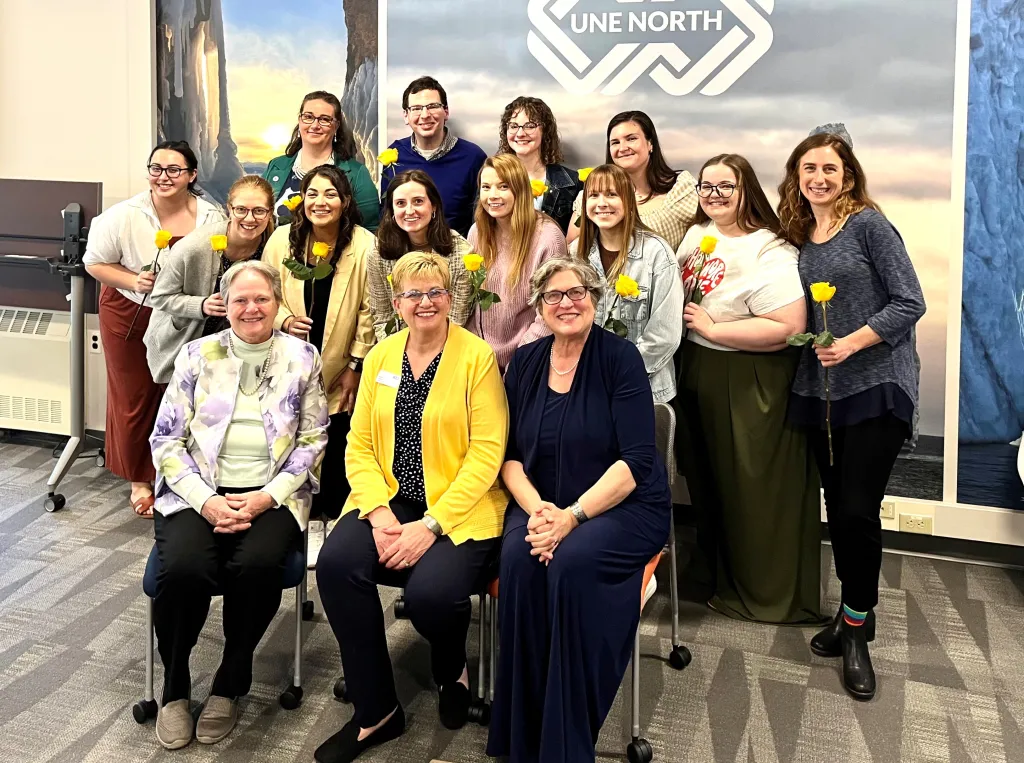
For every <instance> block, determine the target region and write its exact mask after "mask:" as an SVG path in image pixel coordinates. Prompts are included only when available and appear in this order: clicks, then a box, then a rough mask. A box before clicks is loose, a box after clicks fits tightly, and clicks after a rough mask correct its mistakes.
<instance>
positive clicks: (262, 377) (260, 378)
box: [228, 331, 274, 397]
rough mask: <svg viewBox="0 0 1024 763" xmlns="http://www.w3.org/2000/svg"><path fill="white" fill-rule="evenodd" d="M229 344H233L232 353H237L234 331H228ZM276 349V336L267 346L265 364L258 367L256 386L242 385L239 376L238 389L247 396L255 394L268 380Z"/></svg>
mask: <svg viewBox="0 0 1024 763" xmlns="http://www.w3.org/2000/svg"><path fill="white" fill-rule="evenodd" d="M228 344H229V345H231V354H232V355H234V353H235V338H234V332H233V331H232V332H228ZM273 351H274V337H271V338H270V346H269V347H268V348H267V357H265V358H264V359H263V364H262V365H261V366H260V367H259V368H258V369H256V386H255V387H253V388H252V389H246V388H245V387H243V386H242V378H241V376H239V378H238V391H239V392H241V393H242V394H243V395H245V396H246V397H250V396H252V395H255V394H256V393H257V392H258V391H259V388H260V387H262V386H263V382H265V381H266V380H267V369H268V368H269V367H270V354H271V353H272V352H273Z"/></svg>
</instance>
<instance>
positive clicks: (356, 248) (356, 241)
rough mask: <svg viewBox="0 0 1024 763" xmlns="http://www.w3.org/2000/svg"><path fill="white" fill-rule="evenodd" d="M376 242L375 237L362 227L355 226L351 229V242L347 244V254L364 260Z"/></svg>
mask: <svg viewBox="0 0 1024 763" xmlns="http://www.w3.org/2000/svg"><path fill="white" fill-rule="evenodd" d="M376 241H377V237H376V236H374V235H373V234H372V233H370V231H368V230H366V228H364V227H363V226H362V225H357V226H356V227H355V228H353V229H352V240H351V241H350V242H349V244H348V250H349V253H350V254H354V255H356V256H359V257H363V259H365V258H366V257H367V256H369V254H370V252H371V251H372V249H373V247H374V246H375V244H376Z"/></svg>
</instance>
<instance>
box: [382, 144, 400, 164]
mask: <svg viewBox="0 0 1024 763" xmlns="http://www.w3.org/2000/svg"><path fill="white" fill-rule="evenodd" d="M377 161H378V162H380V163H381V164H383V165H384V166H385V167H390V166H391V165H392V164H394V163H396V162H397V161H398V149H397V148H387V149H384V150H383V151H381V152H380V156H378V157H377Z"/></svg>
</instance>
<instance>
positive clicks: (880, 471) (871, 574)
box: [809, 413, 909, 612]
mask: <svg viewBox="0 0 1024 763" xmlns="http://www.w3.org/2000/svg"><path fill="white" fill-rule="evenodd" d="M908 433H909V427H908V425H907V423H906V422H905V421H901V420H900V419H898V418H896V417H895V416H893V415H892V414H891V413H889V414H886V415H885V416H879V417H877V418H873V419H868V420H867V421H862V422H861V423H859V424H854V425H853V426H848V427H833V428H832V451H833V456H834V458H833V462H834V463H833V466H829V463H828V434H827V432H825V431H824V430H821V431H818V430H813V431H811V433H810V435H809V437H810V443H811V449H812V450H813V451H814V459H815V461H817V462H818V471H819V472H820V473H821V486H822V488H823V490H824V491H825V511H826V513H827V514H828V532H829V536H830V537H831V539H832V556H833V558H834V559H835V564H836V575H837V576H838V578H839V581H840V582H841V583H842V584H843V603H844V604H846V605H847V606H848V607H850V608H851V609H855V610H857V611H858V612H866V611H868V610H869V609H871V608H873V607H874V606H875V605H876V604H878V575H879V573H880V572H881V569H882V521H881V519H880V518H879V511H880V510H881V507H882V498H884V497H885V486H886V484H888V482H889V475H890V473H891V472H892V467H893V465H894V464H895V463H896V457H897V456H898V455H899V453H900V448H902V447H903V443H904V441H905V440H906V439H907V435H908Z"/></svg>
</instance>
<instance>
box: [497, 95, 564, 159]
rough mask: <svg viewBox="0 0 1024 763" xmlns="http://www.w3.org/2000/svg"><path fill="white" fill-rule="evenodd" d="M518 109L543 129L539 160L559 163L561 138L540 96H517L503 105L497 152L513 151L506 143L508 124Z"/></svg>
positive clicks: (551, 115) (555, 123)
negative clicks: (503, 110) (503, 111)
mask: <svg viewBox="0 0 1024 763" xmlns="http://www.w3.org/2000/svg"><path fill="white" fill-rule="evenodd" d="M520 110H522V111H525V112H526V116H527V117H528V118H529V119H531V120H533V121H534V122H536V123H537V124H539V125H540V126H541V128H542V129H543V134H542V136H541V139H540V160H541V161H542V162H544V164H560V163H561V162H562V160H563V158H564V157H563V156H562V138H561V136H560V135H559V134H558V123H557V122H556V121H555V115H554V114H553V113H552V112H551V109H550V108H548V105H547V104H546V103H544V101H542V100H541V99H540V98H531V97H530V96H528V95H521V96H519V97H518V98H516V99H515V100H514V101H512V103H510V104H509V105H508V106H506V107H505V113H504V114H502V115H501V124H500V126H499V127H498V153H499V154H512V153H515V152H514V151H513V150H512V146H510V145H509V143H508V124H509V122H511V121H512V117H513V115H514V114H515V113H516V112H517V111H520Z"/></svg>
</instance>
